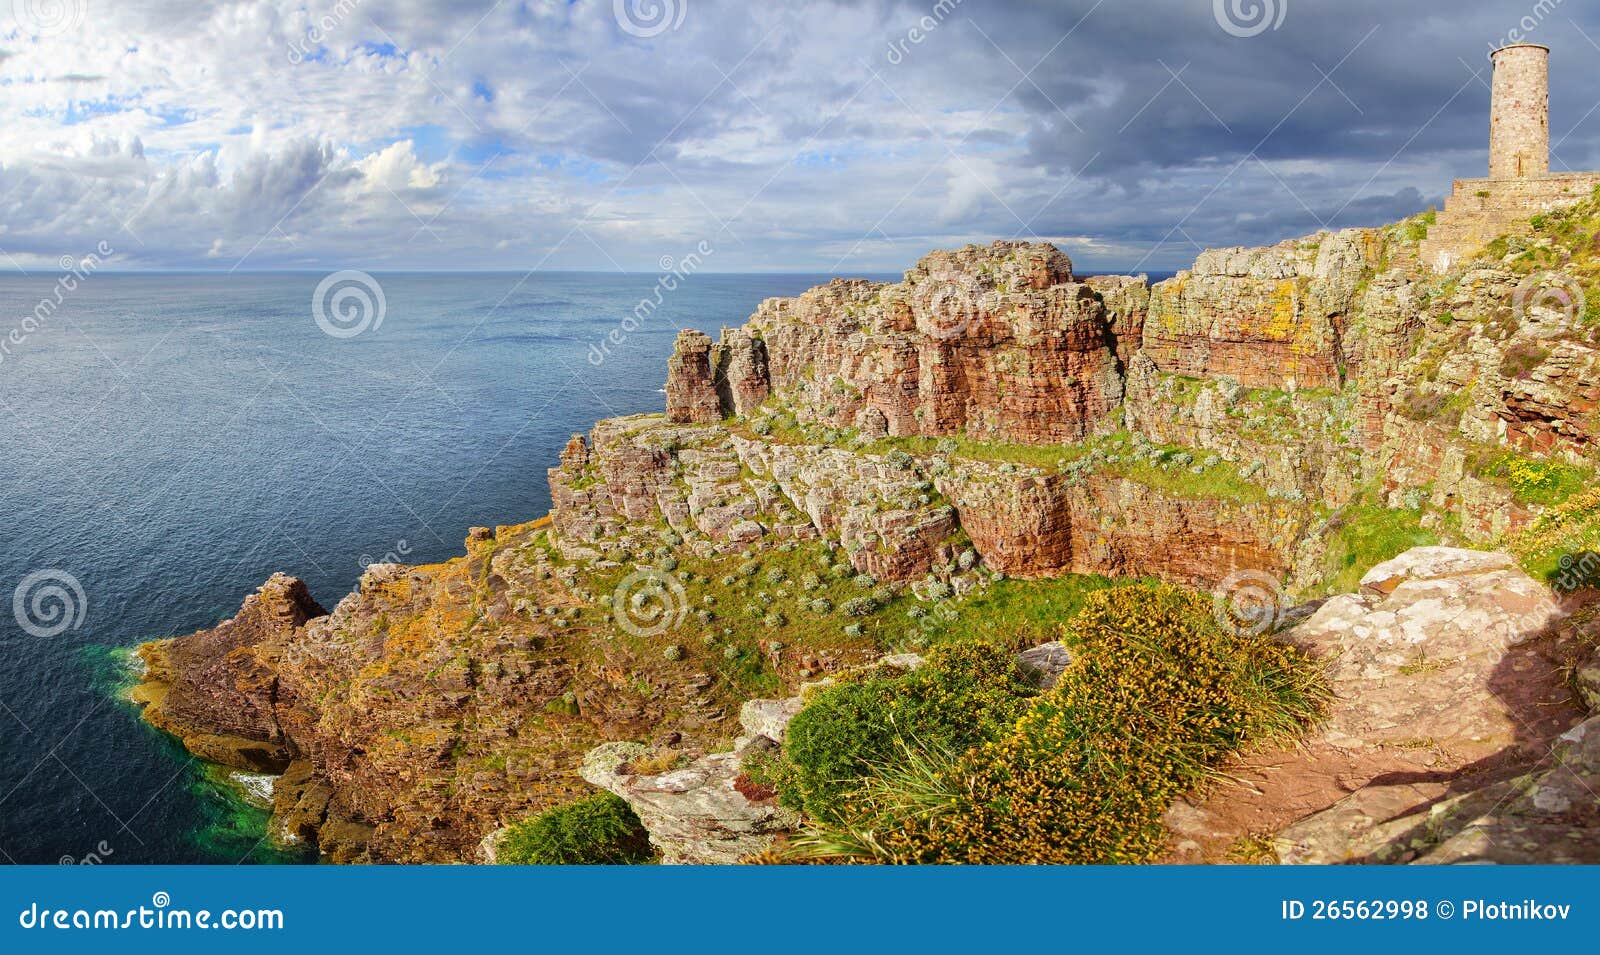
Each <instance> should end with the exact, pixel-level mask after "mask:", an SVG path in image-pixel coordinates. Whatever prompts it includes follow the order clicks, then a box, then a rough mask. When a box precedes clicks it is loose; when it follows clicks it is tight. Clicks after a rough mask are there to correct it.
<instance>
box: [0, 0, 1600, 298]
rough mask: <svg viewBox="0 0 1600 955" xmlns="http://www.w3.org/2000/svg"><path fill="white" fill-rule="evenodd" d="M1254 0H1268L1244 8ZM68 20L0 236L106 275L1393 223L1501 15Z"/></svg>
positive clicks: (14, 43)
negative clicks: (72, 257) (653, 26)
mask: <svg viewBox="0 0 1600 955" xmlns="http://www.w3.org/2000/svg"><path fill="white" fill-rule="evenodd" d="M1263 2H1264V3H1267V5H1269V6H1272V7H1274V8H1277V6H1278V5H1279V4H1282V3H1283V0H1263ZM666 5H667V6H669V7H672V8H673V9H674V10H681V11H682V14H683V16H682V21H681V24H679V25H678V26H676V27H670V26H669V27H668V28H667V29H664V30H661V31H660V32H658V33H654V34H652V33H651V30H650V28H648V26H647V27H639V26H638V25H637V24H635V25H634V29H632V30H629V29H625V28H624V27H625V25H624V24H622V23H619V21H618V19H617V15H616V13H615V6H614V5H613V4H611V3H605V2H598V0H579V2H573V3H566V2H549V0H528V2H524V3H508V4H490V3H486V2H481V0H475V2H466V0H315V2H312V3H305V4H302V3H299V2H288V0H283V2H267V0H234V2H229V3H224V4H216V5H204V6H196V5H193V4H190V3H187V2H177V0H152V2H148V3H140V4H119V5H112V4H94V5H93V6H84V7H82V11H83V15H82V16H81V17H79V18H77V22H76V23H75V25H72V26H71V29H69V30H68V31H67V32H64V33H61V34H58V35H36V34H39V33H45V32H48V31H38V30H35V31H30V30H27V29H19V30H16V31H14V32H11V33H6V34H5V35H4V42H5V43H6V49H5V51H3V52H0V86H3V87H4V89H5V94H6V95H5V96H4V97H3V98H0V195H3V196H5V197H6V199H5V202H6V208H7V215H6V231H5V232H4V233H3V234H0V248H3V249H4V251H5V252H6V253H7V254H10V255H12V256H13V257H17V258H19V260H21V257H25V256H45V257H51V256H55V255H59V254H64V253H66V254H77V253H81V251H82V250H83V249H85V248H92V247H93V246H94V244H95V242H97V241H99V240H101V239H107V240H109V241H111V242H112V244H113V245H115V246H116V247H117V248H118V250H119V254H118V256H117V260H116V264H117V265H120V266H123V267H141V266H152V267H172V266H201V267H229V268H231V267H242V268H279V267H305V268H324V267H335V266H337V267H346V266H359V267H365V268H406V267H473V268H532V267H545V268H614V267H618V266H621V267H624V268H629V269H638V270H642V271H649V270H652V269H654V268H655V267H656V263H657V262H658V260H659V259H660V258H661V257H662V256H663V255H677V254H681V252H682V250H683V249H684V248H687V247H692V245H693V244H694V243H696V242H698V241H700V240H701V239H706V240H708V241H711V242H713V244H715V245H716V247H717V248H718V256H717V258H718V267H719V268H729V269H751V270H798V271H815V272H827V273H834V272H845V273H848V272H863V271H896V270H899V269H902V268H904V267H905V266H907V265H908V264H910V262H911V261H912V260H914V259H915V258H916V257H917V256H918V255H920V254H921V253H923V252H925V251H927V250H928V249H930V248H933V247H936V246H941V245H951V244H959V243H961V242H966V241H988V240H990V239H993V238H995V237H1011V236H1023V237H1028V236H1034V237H1039V238H1051V237H1055V238H1057V239H1058V240H1059V241H1060V242H1062V243H1063V247H1064V248H1067V250H1068V251H1069V253H1070V254H1071V255H1073V256H1074V258H1075V260H1077V261H1078V263H1079V266H1080V269H1081V270H1085V271H1098V270H1103V269H1127V268H1134V267H1139V268H1144V269H1152V270H1161V269H1172V268H1178V267H1182V266H1184V265H1186V264H1187V263H1188V262H1189V261H1191V260H1192V259H1193V256H1194V253H1195V251H1196V249H1197V248H1198V247H1201V246H1212V245H1233V244H1247V243H1264V242H1275V241H1278V240H1280V239H1283V238H1286V237H1289V236H1292V235H1296V234H1300V233H1304V232H1309V231H1313V230H1316V229H1320V228H1325V227H1342V226H1346V225H1372V224H1378V223H1381V222H1385V221H1390V220H1393V219H1396V218H1399V217H1401V216H1404V215H1406V214H1409V213H1411V212H1415V211H1417V210H1418V209H1419V208H1421V207H1423V206H1425V205H1427V204H1428V203H1430V202H1437V201H1439V199H1440V197H1441V196H1442V195H1443V194H1444V193H1445V191H1446V190H1447V189H1448V188H1449V183H1450V180H1451V179H1452V178H1454V177H1456V176H1466V175H1474V174H1478V173H1480V172H1481V170H1482V167H1483V166H1484V165H1485V162H1486V159H1485V156H1486V152H1485V147H1486V143H1485V140H1486V138H1487V137H1486V135H1485V131H1486V128H1487V115H1486V114H1487V108H1488V98H1489V97H1488V89H1487V85H1486V82H1487V79H1488V72H1487V65H1488V64H1487V61H1486V59H1485V56H1484V54H1485V53H1486V51H1487V49H1488V48H1489V46H1490V45H1491V44H1492V43H1493V42H1495V41H1496V40H1497V39H1499V38H1502V37H1504V36H1506V34H1507V31H1508V30H1510V29H1513V28H1518V29H1521V28H1522V26H1521V25H1520V23H1519V21H1520V20H1521V19H1522V18H1523V17H1524V16H1525V14H1526V13H1527V11H1526V10H1522V9H1520V8H1519V9H1508V8H1507V5H1505V4H1502V3H1495V2H1488V0H1481V2H1465V3H1457V4H1452V5H1451V6H1450V8H1449V10H1448V11H1444V10H1442V9H1441V10H1440V11H1438V12H1433V13H1421V12H1416V11H1411V10H1401V9H1399V8H1397V7H1396V6H1395V5H1394V4H1392V3H1388V2H1377V0H1347V2H1345V3H1341V4H1338V5H1336V6H1330V5H1322V6H1321V7H1320V8H1314V7H1313V6H1312V5H1311V4H1308V3H1294V4H1292V5H1291V6H1290V7H1289V8H1287V9H1286V10H1285V11H1284V17H1283V20H1282V22H1281V24H1279V25H1278V26H1277V28H1276V29H1272V28H1268V29H1265V30H1264V31H1263V32H1261V33H1260V34H1259V35H1257V36H1251V37H1240V36H1235V35H1233V34H1231V33H1229V32H1228V31H1227V30H1226V29H1224V28H1223V26H1222V24H1220V23H1219V22H1218V21H1217V20H1216V19H1215V17H1214V15H1213V9H1212V5H1211V4H1206V3H1203V2H1193V0H1142V2H1141V3H1139V4H1137V5H1135V4H1127V3H1110V2H1106V3H1096V2H1093V0H1069V2H1061V3H1051V4H1039V3H1032V2H1025V0H985V2H983V3H978V2H975V0H965V2H952V0H946V2H944V3H941V4H935V3H932V2H924V3H917V2H896V0H859V2H844V0H837V2H804V3H789V4H746V3H738V2H733V0H669V2H668V3H667V4H666ZM1545 9H1546V13H1545V14H1544V15H1543V18H1542V20H1541V21H1540V22H1538V23H1537V24H1536V25H1535V29H1534V31H1533V33H1532V35H1531V38H1532V39H1535V40H1537V41H1539V42H1545V43H1548V44H1550V45H1551V46H1552V47H1553V48H1554V53H1553V59H1552V69H1553V77H1552V81H1553V88H1552V97H1551V99H1552V130H1553V134H1554V135H1553V138H1554V139H1555V140H1556V142H1557V146H1556V150H1555V155H1556V165H1557V167H1558V168H1560V167H1562V166H1563V165H1565V166H1566V167H1569V168H1584V167H1587V166H1592V165H1600V135H1597V134H1600V128H1596V123H1597V122H1600V120H1595V119H1594V118H1593V117H1594V116H1595V115H1600V112H1591V109H1592V107H1593V106H1594V105H1595V102H1596V101H1597V100H1600V89H1596V88H1594V87H1593V85H1592V81H1590V80H1589V78H1588V76H1587V74H1588V70H1587V63H1588V61H1589V59H1590V56H1591V55H1592V53H1593V51H1594V47H1593V46H1592V44H1591V43H1590V42H1589V41H1588V40H1587V36H1590V35H1600V13H1597V12H1594V11H1589V12H1585V11H1582V10H1580V9H1579V8H1578V5H1577V4H1576V2H1575V0H1564V2H1561V3H1555V4H1553V5H1547V6H1546V8H1545Z"/></svg>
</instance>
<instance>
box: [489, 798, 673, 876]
mask: <svg viewBox="0 0 1600 955" xmlns="http://www.w3.org/2000/svg"><path fill="white" fill-rule="evenodd" d="M654 854H655V853H654V850H653V849H651V847H650V835H649V833H647V832H646V831H645V828H644V826H643V824H641V823H640V822H639V817H638V816H636V815H634V813H633V810H632V809H630V808H629V807H628V804H627V803H626V802H624V801H623V799H622V797H620V796H617V795H614V794H612V793H608V792H603V793H596V794H594V795H593V796H589V797H587V798H584V799H580V800H578V801H577V802H574V803H568V804H567V805H565V806H557V807H556V808H554V809H550V810H547V811H545V812H543V813H540V814H539V815H537V816H534V817H533V818H532V819H529V820H527V821H525V822H521V823H518V824H516V825H514V826H512V827H510V828H509V829H508V830H507V831H506V834H505V837H504V838H503V839H502V840H501V842H500V850H499V856H498V858H499V861H500V862H501V863H502V864H504V865H638V864H640V863H645V862H649V861H650V860H651V859H652V858H653V857H654Z"/></svg>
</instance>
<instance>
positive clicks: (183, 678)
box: [135, 574, 328, 773]
mask: <svg viewBox="0 0 1600 955" xmlns="http://www.w3.org/2000/svg"><path fill="white" fill-rule="evenodd" d="M327 612H328V611H326V610H324V609H323V608H322V606H321V605H320V604H318V603H317V602H316V601H315V600H313V599H311V594H310V593H309V592H308V591H307V590H306V585H305V584H304V583H302V582H300V581H299V580H296V579H295V578H293V577H290V576H288V575H286V574H274V575H273V576H272V577H271V578H270V579H269V580H268V581H267V582H266V583H264V584H262V585H261V588H260V589H259V590H257V591H256V592H255V593H253V594H251V595H250V596H249V597H247V598H246V599H245V602H244V605H243V606H242V607H240V608H239V612H238V613H237V614H235V615H234V616H233V617H232V618H230V619H228V620H224V621H223V622H222V623H220V624H218V625H217V626H216V627H215V628H214V629H211V630H206V631H202V632H200V633H197V634H194V635H193V636H190V637H185V638H183V639H172V640H158V641H155V642H153V643H147V644H145V645H144V646H142V647H140V649H139V653H140V656H141V657H143V658H144V662H145V667H146V671H145V679H144V681H143V682H142V683H141V684H140V686H139V687H138V689H137V690H136V694H135V700H136V701H137V702H139V703H140V704H142V705H143V706H144V716H145V719H146V720H148V721H149V722H150V724H151V725H153V726H155V727H157V728H159V729H163V730H166V731H167V732H169V733H171V734H172V735H174V736H176V737H178V738H179V739H180V740H182V741H183V745H184V748H186V749H188V750H189V752H191V753H193V754H194V755H196V756H198V757H200V758H201V759H203V760H206V761H207V762H211V763H218V764H221V765H223V766H231V767H234V768H236V769H243V770H248V771H251V772H265V773H279V772H282V771H283V770H284V769H285V768H286V767H287V766H288V765H289V762H290V760H291V759H292V758H293V757H294V755H295V749H294V744H293V742H292V741H291V740H290V739H289V738H288V737H287V736H286V735H285V733H284V730H283V727H282V725H281V724H280V723H279V721H278V714H277V711H276V707H275V700H276V698H277V694H278V686H277V674H276V673H275V671H274V670H273V668H272V667H271V666H270V665H269V664H268V663H266V662H265V661H263V660H262V659H261V657H260V656H259V655H258V654H257V653H256V652H255V648H256V647H257V646H258V645H260V644H263V643H267V642H270V641H273V640H278V639H282V638H283V637H285V636H287V635H289V634H292V633H293V632H295V631H296V630H297V629H298V628H300V627H303V626H305V624H306V623H307V622H308V621H310V620H312V619H315V618H317V617H322V616H325V615H326V614H327Z"/></svg>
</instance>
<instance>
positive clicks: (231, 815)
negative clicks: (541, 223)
mask: <svg viewBox="0 0 1600 955" xmlns="http://www.w3.org/2000/svg"><path fill="white" fill-rule="evenodd" d="M68 265H69V263H63V268H67V266H68ZM866 277H869V278H874V279H878V280H894V279H896V278H898V277H897V276H886V275H869V276H866ZM1157 277H1158V276H1152V278H1157ZM829 278H830V276H821V275H797V274H788V273H786V274H769V275H758V274H739V275H714V274H694V275H672V274H670V273H668V274H663V275H653V274H621V273H594V272H567V273H562V272H536V273H532V274H529V275H524V274H521V273H463V272H450V273H418V272H410V273H384V272H379V273H370V274H369V273H359V272H357V273H347V272H339V273H325V272H318V273H309V272H306V273H301V272H271V273H269V272H253V273H233V274H220V273H199V272H197V273H167V272H163V273H109V272H94V271H92V270H89V269H86V268H84V267H83V266H82V265H78V266H74V267H72V268H69V269H68V270H67V271H47V272H34V273H32V274H26V275H24V274H15V273H14V274H11V275H8V276H6V277H3V278H0V479H3V482H4V486H5V488H6V490H5V492H4V497H3V498H0V504H3V521H4V523H3V530H0V861H6V862H12V863H58V862H59V863H62V864H89V865H93V864H130V863H222V864H236V863H246V864H271V863H300V862H312V861H315V859H314V858H312V857H311V856H310V855H308V854H307V853H306V852H304V851H297V850H296V849H295V848H294V847H284V846H281V845H279V844H277V842H276V840H273V839H270V838H268V837H267V822H268V812H267V808H266V807H267V803H268V801H269V799H270V788H271V780H270V778H267V777H260V776H252V775H249V774H241V773H235V772H230V771H226V770H221V769H217V768H215V767H208V766H206V765H204V764H201V763H199V762H197V761H195V760H193V759H191V758H190V757H189V756H188V755H187V753H185V751H184V750H183V749H182V747H181V746H179V745H178V744H177V743H176V742H175V741H174V740H172V739H171V738H170V737H168V736H166V735H165V734H162V733H159V732H157V731H155V730H153V729H151V728H150V727H148V726H146V725H145V724H143V723H142V722H140V721H139V719H138V715H137V710H136V708H135V707H134V706H133V705H132V704H131V703H129V702H127V700H126V698H125V695H126V692H127V690H128V688H129V687H130V686H131V685H132V684H133V683H134V682H136V681H137V679H138V659H137V657H136V656H135V655H134V654H133V653H132V648H133V647H135V646H137V645H138V644H139V643H140V642H143V641H146V640H151V639H156V638H160V637H167V636H174V635H181V634H185V633H190V632H193V631H195V630H198V629H202V628H206V627H210V626H213V625H215V624H216V623H217V622H218V621H220V620H222V619H225V618H227V617H229V616H231V615H232V614H233V613H234V612H235V611H236V610H237V609H238V607H239V604H240V602H241V601H242V600H243V598H244V597H245V596H246V595H247V594H249V593H250V592H251V591H252V590H254V589H255V588H256V587H257V586H258V585H260V583H261V582H262V581H264V580H265V579H266V578H267V577H268V576H270V575H271V574H272V573H273V572H275V571H284V572H286V573H289V574H293V575H295V576H297V577H300V578H302V579H304V580H305V581H306V583H307V584H308V585H309V586H310V588H311V592H312V594H313V595H314V596H315V597H316V598H317V599H318V600H319V601H320V602H322V603H323V604H324V605H325V606H330V607H331V606H332V605H333V604H334V603H336V602H337V601H338V600H339V599H340V598H341V597H342V596H344V595H345V594H346V593H348V592H349V591H350V590H351V589H353V588H354V586H355V584H356V581H357V579H358V578H359V577H360V575H361V571H362V569H363V568H364V567H365V566H366V565H367V564H368V563H372V562H374V561H401V562H405V563H424V562H432V561H439V560H444V559H447V558H449V557H452V556H455V555H457V554H459V553H460V552H461V550H462V539H463V538H464V537H465V535H466V533H467V529H468V528H469V527H473V526H477V525H484V526H493V525H496V524H510V523H517V522H521V521H526V520H530V519H532V518H535V517H538V516H540V515H542V514H544V513H545V512H546V511H547V510H548V509H549V506H550V498H549V489H548V487H547V484H546V477H545V471H546V469H547V468H550V467H552V466H554V465H555V464H556V463H557V458H558V455H559V453H560V450H561V448H562V446H563V445H564V444H565V443H566V441H567V440H568V438H569V437H571V435H573V434H574V433H579V432H585V431H587V430H588V429H589V428H590V427H591V426H592V425H593V423H594V422H595V421H596V420H597V419H600V418H604V417H611V416H617V415H628V414H637V413H642V412H659V411H661V410H662V409H663V406H664V394H663V392H662V390H661V387H662V383H663V381H664V379H665V376H666V358H667V356H668V355H669V354H670V352H671V349H672V341H673V338H674V336H675V335H676V334H677V332H678V330H679V329H680V328H698V329H701V330H704V331H706V332H709V333H711V334H712V335H713V336H715V334H716V332H717V331H718V329H719V328H721V327H722V326H730V325H738V324H741V323H743V322H744V320H745V319H746V318H747V317H748V316H749V315H750V313H751V312H753V311H754V310H755V308H756V306H757V305H758V304H759V303H760V302H761V300H762V299H764V298H767V297H770V296H775V295H795V294H798V293H800V292H802V291H804V290H805V289H807V288H810V287H811V286H813V285H816V284H819V283H821V282H825V281H827V280H828V279H829Z"/></svg>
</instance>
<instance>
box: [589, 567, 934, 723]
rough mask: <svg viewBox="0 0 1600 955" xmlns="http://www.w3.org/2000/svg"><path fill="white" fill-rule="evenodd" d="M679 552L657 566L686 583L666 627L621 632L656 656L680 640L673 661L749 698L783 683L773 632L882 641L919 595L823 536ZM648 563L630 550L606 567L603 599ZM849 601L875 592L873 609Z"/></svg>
mask: <svg viewBox="0 0 1600 955" xmlns="http://www.w3.org/2000/svg"><path fill="white" fill-rule="evenodd" d="M672 553H673V554H675V555H676V556H675V557H673V558H672V559H673V560H674V561H675V562H676V563H675V566H672V569H671V570H670V571H668V570H662V571H660V572H661V574H662V575H663V576H664V577H670V578H672V579H675V580H676V581H677V582H678V584H679V585H680V586H681V587H682V596H681V597H679V596H678V594H677V592H676V591H675V590H669V591H668V592H667V597H666V599H667V601H669V611H670V612H669V613H668V614H667V617H666V621H667V622H669V623H671V624H672V625H671V626H667V627H665V628H664V629H661V630H660V632H650V631H652V630H653V629H655V628H654V627H653V626H645V627H642V628H641V629H642V630H644V631H645V632H644V633H642V634H635V633H630V632H628V631H627V630H625V629H623V628H621V627H618V628H617V630H616V639H618V640H621V641H624V642H626V643H628V644H629V645H631V646H632V647H633V648H634V649H635V650H636V651H638V652H639V653H640V655H642V656H645V657H647V658H653V659H659V658H664V657H668V656H669V648H677V650H676V651H675V652H673V653H672V654H671V657H672V659H670V662H671V663H672V664H673V665H674V666H677V667H681V668H682V669H684V670H685V672H694V671H696V670H699V671H704V672H711V673H716V674H718V675H720V676H721V677H723V678H724V679H726V680H727V681H729V682H730V683H731V684H733V686H734V687H735V688H736V689H737V691H738V692H739V693H740V694H742V695H744V696H745V697H747V698H748V697H759V696H767V695H772V694H775V693H781V692H783V691H784V684H783V680H782V678H781V677H780V676H779V674H777V673H776V672H775V671H774V670H773V668H772V666H771V664H770V661H769V660H768V658H767V650H769V649H770V648H771V645H772V643H773V641H776V642H778V643H779V644H783V645H785V646H792V647H795V648H803V649H805V650H809V651H826V650H836V651H853V650H879V649H884V648H886V647H888V646H889V645H890V644H891V643H892V642H893V641H894V640H895V639H897V638H898V637H899V636H900V635H901V633H902V631H903V629H904V627H903V626H902V622H903V621H906V619H907V618H906V617H905V610H906V609H907V608H908V607H909V606H910V605H912V604H914V603H915V602H916V601H915V599H914V598H913V597H911V595H910V594H909V592H907V591H906V590H905V589H904V587H903V586H891V585H885V584H882V583H880V582H878V581H871V582H870V583H868V582H867V580H865V579H863V578H862V575H860V574H857V573H856V571H855V569H854V568H853V567H851V566H850V564H849V562H848V558H847V557H846V555H845V554H844V553H843V551H831V550H829V549H828V548H827V547H826V546H824V545H823V544H822V543H821V542H819V541H804V542H801V541H794V542H789V543H787V544H778V545H775V546H770V547H767V548H765V549H762V550H760V551H759V552H757V551H754V550H751V551H747V552H745V553H744V554H727V555H718V556H712V557H697V556H695V555H693V554H691V553H689V552H688V551H686V550H681V549H678V550H673V551H672ZM747 555H748V556H747ZM651 563H652V561H650V560H649V559H648V558H646V559H643V560H640V559H630V560H629V561H628V562H627V563H626V564H624V566H623V567H621V568H618V569H613V570H610V571H608V572H605V573H601V574H599V575H598V576H597V578H596V582H595V592H596V593H597V594H600V595H602V597H601V600H602V602H604V601H607V600H614V594H615V591H616V588H617V587H618V585H619V584H620V583H621V582H622V581H623V580H624V579H625V578H627V577H628V576H629V575H630V574H633V573H634V571H635V570H636V565H649V564H651ZM658 566H661V565H659V564H658ZM625 599H626V598H625ZM852 601H857V602H859V601H869V602H871V604H872V609H871V610H870V612H867V613H865V614H861V615H853V614H851V613H850V609H852V607H851V602H852ZM856 606H857V607H859V606H861V605H860V604H859V603H858V604H856ZM823 608H826V609H823ZM602 609H604V608H602ZM763 645H765V649H764V647H763Z"/></svg>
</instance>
